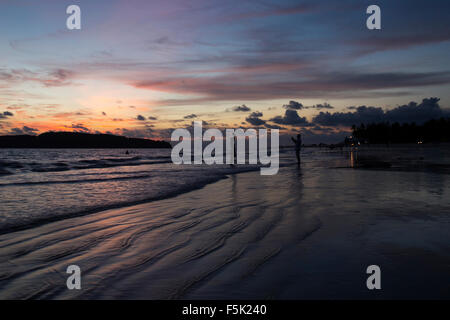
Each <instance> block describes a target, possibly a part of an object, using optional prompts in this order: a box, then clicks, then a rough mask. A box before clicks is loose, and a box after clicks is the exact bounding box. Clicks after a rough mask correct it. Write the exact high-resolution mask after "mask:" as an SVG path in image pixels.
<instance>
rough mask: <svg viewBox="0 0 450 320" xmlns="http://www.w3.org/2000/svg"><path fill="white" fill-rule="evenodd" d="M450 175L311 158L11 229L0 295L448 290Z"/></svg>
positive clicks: (5, 240)
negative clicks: (270, 172)
mask: <svg viewBox="0 0 450 320" xmlns="http://www.w3.org/2000/svg"><path fill="white" fill-rule="evenodd" d="M449 178H450V176H449V175H448V174H439V173H435V172H401V171H388V170H386V171H383V170H356V169H348V168H347V169H342V168H333V167H331V166H330V165H329V164H318V163H317V162H316V163H313V162H312V161H311V162H308V161H306V162H304V163H302V167H301V168H300V169H299V168H297V166H295V165H294V166H287V167H283V168H281V169H280V172H279V174H278V175H275V176H260V175H259V172H249V173H242V174H238V175H231V176H230V177H229V178H228V179H225V180H221V181H218V182H216V183H213V184H210V185H207V186H205V187H204V188H202V189H199V190H195V191H191V192H188V193H185V194H182V195H179V196H176V197H173V198H169V199H164V200H159V201H154V202H150V203H145V204H140V205H136V206H132V207H126V208H121V209H113V210H107V211H103V212H98V213H95V214H91V215H88V216H83V217H77V218H71V219H65V220H61V221H58V222H53V223H49V224H46V225H42V226H39V227H35V228H32V229H28V230H23V231H19V232H14V233H9V234H3V235H0V298H1V299H25V298H34V299H69V298H78V299H230V298H231V299H322V298H323V299H351V298H353V299H355V298H356V299H411V298H412V299H416V298H425V299H433V298H438V299H439V298H447V299H448V298H450V281H449V280H450V233H449V232H448V231H449V226H450V216H449V212H450V189H449V188H450V187H449V186H450V183H449V182H450V179H449ZM71 264H76V265H78V266H80V268H81V271H82V290H68V289H67V288H66V279H67V277H68V275H67V274H66V273H65V270H66V268H67V266H69V265H71ZM371 264H376V265H379V266H380V267H381V272H382V289H381V290H378V291H370V290H368V289H367V288H366V279H367V276H368V275H367V274H366V273H365V271H366V268H367V266H369V265H371Z"/></svg>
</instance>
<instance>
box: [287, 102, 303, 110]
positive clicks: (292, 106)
mask: <svg viewBox="0 0 450 320" xmlns="http://www.w3.org/2000/svg"><path fill="white" fill-rule="evenodd" d="M283 108H285V109H290V110H300V109H303V105H302V104H301V103H300V102H297V101H289V103H288V104H285V105H284V106H283Z"/></svg>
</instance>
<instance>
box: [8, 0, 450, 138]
mask: <svg viewBox="0 0 450 320" xmlns="http://www.w3.org/2000/svg"><path fill="white" fill-rule="evenodd" d="M72 4H76V5H78V6H79V7H80V8H81V30H68V29H67V27H66V19H67V18H68V17H69V15H68V14H66V8H67V7H68V6H69V5H72ZM372 4H376V5H378V6H379V7H380V8H381V30H368V29H367V27H366V19H367V18H368V16H369V15H368V14H366V8H367V7H368V6H369V5H372ZM449 49H450V2H449V1H447V0H433V1H431V2H430V1H417V0H409V1H403V0H397V1H392V0H390V1H364V0H341V1H334V0H315V1H300V0H297V1H292V0H261V1H260V0H256V1H246V0H240V1H234V0H193V1H188V0H170V1H159V0H158V1H151V0H150V1H149V0H147V1H144V0H128V1H116V0H86V1H84V0H83V1H76V0H70V1H65V0H60V1H56V0H54V1H50V0H27V1H24V0H0V134H39V133H42V132H46V131H49V130H53V131H80V132H92V133H95V132H101V133H112V134H120V135H126V136H132V137H145V138H156V139H168V138H170V133H171V132H172V130H174V129H175V128H182V127H187V126H190V125H191V123H192V121H195V120H197V121H203V123H204V126H205V127H214V128H238V127H243V128H249V127H251V128H269V129H279V130H280V133H281V135H282V136H287V135H291V134H296V133H298V132H301V133H302V134H303V135H304V141H305V142H307V143H318V142H335V141H339V140H340V139H342V137H343V136H345V135H347V134H348V133H349V129H350V127H351V125H352V124H359V123H360V122H368V121H399V122H405V121H415V122H420V121H425V120H427V119H429V118H436V117H440V116H447V115H449V114H450V113H449V111H448V110H449V107H450V90H449V89H450V63H449V62H450V55H449V54H448V52H450V50H449ZM355 122H356V123H355Z"/></svg>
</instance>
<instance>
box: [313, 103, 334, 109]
mask: <svg viewBox="0 0 450 320" xmlns="http://www.w3.org/2000/svg"><path fill="white" fill-rule="evenodd" d="M311 108H312V109H318V110H321V109H334V107H333V106H331V105H329V104H328V103H326V102H325V103H324V104H316V105H314V106H312V107H311Z"/></svg>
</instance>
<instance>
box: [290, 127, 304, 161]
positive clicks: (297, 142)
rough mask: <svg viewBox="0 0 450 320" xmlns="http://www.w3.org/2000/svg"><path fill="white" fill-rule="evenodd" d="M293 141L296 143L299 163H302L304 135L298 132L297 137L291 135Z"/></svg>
mask: <svg viewBox="0 0 450 320" xmlns="http://www.w3.org/2000/svg"><path fill="white" fill-rule="evenodd" d="M291 139H292V141H294V143H295V155H296V156H297V163H298V164H300V150H301V149H302V135H301V134H300V133H299V134H297V139H294V138H293V137H291Z"/></svg>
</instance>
